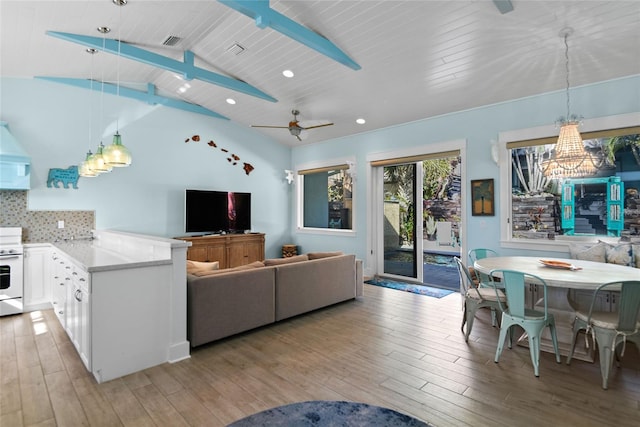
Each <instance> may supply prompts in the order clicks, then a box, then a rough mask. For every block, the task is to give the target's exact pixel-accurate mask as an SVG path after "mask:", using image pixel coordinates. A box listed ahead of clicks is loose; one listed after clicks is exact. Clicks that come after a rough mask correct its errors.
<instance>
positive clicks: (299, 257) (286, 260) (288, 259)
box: [264, 254, 309, 266]
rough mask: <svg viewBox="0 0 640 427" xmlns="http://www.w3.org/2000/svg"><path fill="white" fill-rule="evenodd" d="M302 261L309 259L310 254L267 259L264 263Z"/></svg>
mask: <svg viewBox="0 0 640 427" xmlns="http://www.w3.org/2000/svg"><path fill="white" fill-rule="evenodd" d="M301 261H309V256H307V255H306V254H305V255H295V256H292V257H289V258H271V259H265V260H264V265H266V266H271V265H282V264H293V263H295V262H301Z"/></svg>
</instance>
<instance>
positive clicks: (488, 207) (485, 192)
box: [471, 179, 495, 216]
mask: <svg viewBox="0 0 640 427" xmlns="http://www.w3.org/2000/svg"><path fill="white" fill-rule="evenodd" d="M493 199H494V186H493V179H476V180H472V181H471V215H473V216H494V215H495V207H494V206H495V205H494V202H493Z"/></svg>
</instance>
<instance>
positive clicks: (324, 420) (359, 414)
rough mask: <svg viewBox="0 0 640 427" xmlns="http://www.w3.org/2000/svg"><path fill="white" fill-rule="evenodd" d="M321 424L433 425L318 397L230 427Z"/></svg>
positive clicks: (330, 426) (325, 426)
mask: <svg viewBox="0 0 640 427" xmlns="http://www.w3.org/2000/svg"><path fill="white" fill-rule="evenodd" d="M249 426H251V427H253V426H296V427H298V426H300V427H304V426H318V427H339V426H345V427H355V426H367V427H394V426H402V427H405V426H416V427H418V426H420V427H429V426H430V425H429V424H427V423H425V422H423V421H420V420H418V419H417V418H413V417H410V416H409V415H405V414H402V413H400V412H396V411H394V410H391V409H387V408H382V407H380V406H373V405H367V404H365V403H358V402H343V401H325V400H314V401H309V402H299V403H292V404H290V405H285V406H279V407H277V408H272V409H268V410H266V411H262V412H258V413H257V414H253V415H250V416H248V417H246V418H242V419H241V420H238V421H236V422H234V423H231V424H229V426H228V427H249Z"/></svg>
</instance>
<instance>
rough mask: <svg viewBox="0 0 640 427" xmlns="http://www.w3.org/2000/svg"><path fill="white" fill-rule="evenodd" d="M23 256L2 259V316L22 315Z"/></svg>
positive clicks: (0, 272)
mask: <svg viewBox="0 0 640 427" xmlns="http://www.w3.org/2000/svg"><path fill="white" fill-rule="evenodd" d="M22 269H23V258H22V255H3V256H1V257H0V316H4V315H7V314H16V313H22V311H23V305H22V293H23V276H22V274H23V272H22Z"/></svg>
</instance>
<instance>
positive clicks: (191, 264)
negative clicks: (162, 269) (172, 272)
mask: <svg viewBox="0 0 640 427" xmlns="http://www.w3.org/2000/svg"><path fill="white" fill-rule="evenodd" d="M219 268H220V261H214V262H202V261H191V260H187V273H191V272H195V271H200V270H204V271H211V270H218V269H219Z"/></svg>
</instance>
